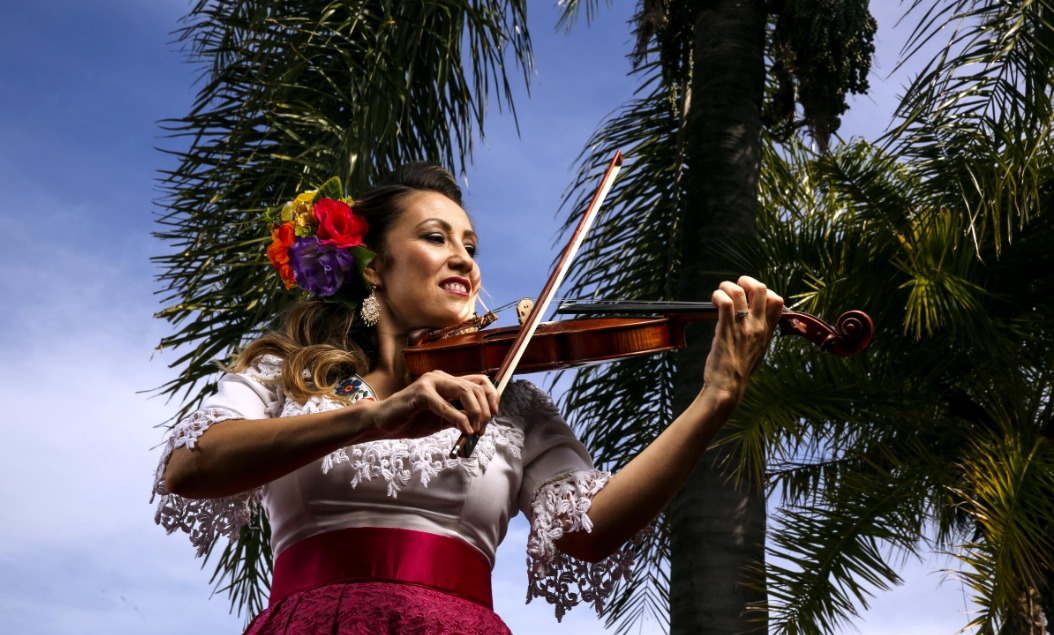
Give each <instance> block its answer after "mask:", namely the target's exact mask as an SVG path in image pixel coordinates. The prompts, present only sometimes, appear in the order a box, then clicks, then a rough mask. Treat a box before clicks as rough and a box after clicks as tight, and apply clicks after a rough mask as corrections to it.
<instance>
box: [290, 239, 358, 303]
mask: <svg viewBox="0 0 1054 635" xmlns="http://www.w3.org/2000/svg"><path fill="white" fill-rule="evenodd" d="M289 266H290V267H292V269H293V273H294V274H295V275H296V283H297V285H299V286H300V288H302V289H304V290H305V291H307V292H308V293H312V294H314V295H317V296H320V297H328V296H331V295H333V294H334V293H336V292H337V291H339V290H340V288H341V287H342V286H343V285H344V278H345V274H346V273H347V272H348V271H349V270H350V269H352V268H353V267H354V266H355V259H354V258H353V257H352V255H351V254H350V253H349V252H348V250H347V249H343V248H341V247H337V246H335V245H326V244H323V243H320V242H319V241H318V238H315V237H314V236H312V237H310V238H303V237H297V239H296V242H294V243H293V245H292V246H291V247H290V248H289Z"/></svg>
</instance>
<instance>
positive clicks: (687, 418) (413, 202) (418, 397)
mask: <svg viewBox="0 0 1054 635" xmlns="http://www.w3.org/2000/svg"><path fill="white" fill-rule="evenodd" d="M324 193H325V192H319V193H306V194H305V195H302V196H301V197H298V199H297V200H296V201H294V202H293V203H291V204H290V205H287V206H286V208H285V209H284V210H283V211H282V215H281V218H279V219H276V222H275V226H274V230H273V238H274V243H273V244H272V245H271V247H270V248H269V250H268V254H269V256H270V257H271V260H272V262H273V263H274V264H275V267H276V268H277V269H278V270H279V272H280V274H281V277H282V279H283V280H284V281H285V283H286V286H290V287H291V286H297V287H300V288H302V289H303V290H305V291H307V292H308V297H305V298H304V299H302V300H299V301H297V302H296V303H295V304H294V305H293V307H292V308H291V309H290V310H289V311H288V312H287V313H286V314H285V315H284V317H283V320H282V322H281V326H280V327H279V328H278V329H277V330H275V331H273V332H271V333H269V334H266V335H264V336H263V337H262V338H260V339H258V340H256V341H254V342H252V343H250V344H249V345H248V346H247V347H246V348H245V349H244V350H243V351H242V353H241V354H240V355H239V356H238V357H237V359H236V360H235V361H234V363H233V365H232V367H231V368H230V369H229V372H228V373H227V374H225V375H224V376H223V377H222V378H221V379H220V381H219V386H218V390H217V392H216V393H215V394H214V395H211V396H209V397H208V398H207V399H205V401H204V402H203V404H202V407H201V408H200V409H199V410H198V411H196V412H194V413H193V414H191V415H190V416H189V417H187V418H186V419H184V420H183V421H181V422H180V423H179V424H177V425H176V426H175V427H174V429H173V433H172V436H171V438H170V439H169V441H168V444H167V446H166V449H165V452H164V455H163V457H162V459H161V463H160V466H159V468H158V475H157V479H156V481H155V494H156V496H158V497H159V498H160V502H159V506H158V511H157V516H156V518H157V520H158V522H159V523H160V524H162V525H163V526H164V527H165V528H166V529H168V530H169V531H173V530H175V529H177V528H179V529H183V530H184V531H187V532H188V533H189V534H190V536H191V540H192V542H193V543H194V544H195V545H196V546H197V547H198V553H199V555H201V554H203V553H205V551H206V550H208V548H209V547H210V546H211V544H212V542H213V541H214V540H215V539H216V538H218V537H219V536H220V535H226V536H228V537H233V536H236V535H237V531H238V530H239V529H240V527H241V526H242V525H243V524H244V523H246V522H247V520H248V519H249V517H250V514H251V512H252V510H253V509H254V508H255V507H256V506H259V505H262V506H263V509H264V510H265V512H266V514H267V516H268V519H269V521H270V526H271V531H272V535H271V541H272V548H273V552H274V554H275V555H276V560H275V572H274V581H273V584H272V589H271V597H270V606H269V608H267V609H266V610H265V611H264V612H262V613H261V614H260V615H259V616H257V617H256V619H255V620H253V622H252V624H251V625H250V627H249V630H248V631H247V632H249V633H300V632H316V631H320V632H333V633H404V632H406V633H409V632H430V633H440V632H444V633H502V632H506V633H507V632H508V629H507V627H506V626H505V625H504V624H503V623H502V622H501V620H500V618H498V617H497V615H495V614H494V613H493V611H492V606H491V590H490V571H491V568H492V566H493V561H494V555H495V551H496V549H497V546H498V543H499V542H500V541H501V539H502V538H503V536H504V534H505V531H506V528H507V525H508V522H509V519H510V518H511V517H512V516H515V515H516V514H517V513H518V512H523V513H525V514H526V515H527V518H528V519H529V521H530V523H531V533H530V537H529V541H528V558H529V572H528V577H529V589H528V600H529V599H530V598H532V597H539V596H540V597H545V598H546V599H547V600H549V601H551V602H553V603H554V604H556V612H557V617H560V616H562V615H563V613H564V611H565V610H567V609H568V608H570V606H572V605H573V604H575V603H577V601H578V600H580V599H586V600H587V601H590V602H592V603H593V604H594V605H595V606H596V607H597V608H598V609H599V608H601V606H602V602H603V600H604V596H605V595H606V593H607V592H608V591H610V584H609V583H610V582H611V581H613V579H614V578H617V577H618V576H621V575H624V574H626V573H627V571H628V562H627V558H628V556H626V555H623V554H622V553H621V552H620V549H621V548H622V547H623V545H624V544H625V543H626V542H627V541H628V540H630V539H632V538H633V537H634V536H635V535H636V534H637V533H638V532H640V531H641V530H642V529H643V528H644V527H646V526H647V525H648V524H649V523H650V522H651V520H652V519H653V518H654V517H655V516H656V515H657V514H658V513H659V512H660V511H661V510H662V509H663V507H664V506H665V505H666V504H667V502H668V501H669V500H670V499H671V498H672V497H673V495H674V493H675V492H676V491H677V489H678V488H679V487H680V486H681V485H682V483H683V482H684V480H685V479H686V478H687V476H688V474H689V473H690V471H691V470H692V469H693V468H694V466H695V465H696V462H697V461H698V460H699V458H700V456H701V455H702V454H703V452H704V451H705V449H706V447H707V444H708V443H709V442H710V440H711V439H712V438H713V436H714V434H715V433H716V432H717V431H718V429H719V428H720V427H721V426H722V425H723V424H724V423H725V422H726V421H727V420H728V418H729V416H730V415H731V414H732V411H733V410H734V409H735V408H736V405H737V404H738V403H739V401H740V399H741V397H742V395H743V392H744V390H745V389H746V385H747V381H748V379H749V377H750V374H751V372H752V371H753V370H754V368H755V367H756V366H757V365H758V362H759V361H760V360H761V358H762V356H763V354H764V352H765V349H766V346H767V344H768V342H769V339H770V337H771V335H772V333H773V330H774V328H775V326H776V324H777V322H778V320H779V316H780V313H781V309H782V305H783V301H782V299H781V298H780V297H779V296H778V295H776V294H774V293H772V292H771V291H769V290H768V289H766V287H765V285H763V284H762V283H760V282H758V281H756V280H754V279H752V278H749V277H745V276H744V277H742V278H740V279H739V280H738V281H737V282H735V283H733V282H722V283H721V285H720V287H719V288H718V289H717V290H716V291H714V294H713V302H714V304H715V306H716V307H717V310H718V314H719V318H718V322H717V325H716V330H715V336H714V341H713V346H712V349H711V352H710V356H709V358H708V359H707V362H706V369H705V373H704V378H703V379H704V382H703V388H702V390H701V391H700V393H699V395H698V397H697V398H696V399H695V401H694V402H693V403H692V404H691V406H689V407H688V409H687V410H685V411H684V412H683V413H681V415H680V416H678V417H677V418H676V419H675V420H674V421H673V422H671V423H670V424H669V426H668V427H667V428H666V430H665V431H664V432H663V433H662V434H661V435H660V436H659V437H658V438H656V439H655V441H654V442H653V443H652V444H651V445H650V446H648V447H647V448H646V449H645V450H644V451H643V452H641V453H640V455H639V456H637V457H636V458H634V459H633V460H632V461H630V463H629V464H627V465H626V466H625V468H624V469H622V470H621V471H620V472H618V473H617V474H614V475H609V474H606V473H603V472H598V471H595V470H594V469H593V466H592V463H591V461H590V458H589V456H588V454H587V452H586V450H585V448H584V447H583V446H582V444H581V443H580V442H579V441H578V440H577V439H576V438H575V437H574V435H573V434H572V432H571V430H570V429H569V428H568V426H567V425H566V424H565V423H564V421H563V419H562V418H561V416H560V415H559V413H557V411H556V409H555V408H554V406H553V402H552V401H551V399H550V398H549V396H548V395H546V394H545V393H543V392H542V391H541V390H539V389H538V388H536V387H535V386H533V385H531V384H530V383H527V382H525V381H517V382H514V383H512V384H511V385H510V386H509V388H508V389H507V390H506V391H505V393H504V395H503V396H502V397H501V398H500V399H499V397H498V395H497V393H496V391H495V388H494V386H493V384H492V383H491V380H490V379H489V378H488V377H486V376H483V375H469V376H464V377H455V376H451V375H448V374H446V373H444V372H443V371H442V370H441V369H437V370H434V371H432V372H428V373H426V374H424V375H423V376H421V377H419V378H417V379H416V380H412V381H411V380H410V378H409V377H408V376H407V373H406V371H405V368H404V363H403V355H402V349H403V348H404V347H405V346H406V342H407V337H408V336H409V335H410V334H411V333H413V332H415V331H417V330H419V329H436V328H441V327H447V326H451V325H454V324H458V323H460V322H461V321H463V320H465V319H466V318H468V317H469V316H471V315H472V314H473V312H474V309H475V303H476V298H477V295H478V293H479V291H480V280H481V276H480V269H479V266H478V264H477V263H476V260H475V255H476V249H477V246H478V244H479V241H478V237H477V235H476V233H475V231H474V230H473V227H472V223H471V221H470V220H469V218H468V216H467V215H466V213H465V211H464V209H462V204H461V191H460V189H459V188H458V186H457V184H456V181H455V180H454V179H453V177H452V176H451V175H450V174H449V173H448V172H446V171H445V170H443V169H442V168H439V167H437V166H434V165H430V164H424V163H415V164H409V165H406V166H403V167H402V168H400V169H398V170H396V171H395V172H394V173H393V174H392V175H391V176H390V177H389V179H388V180H387V181H386V182H385V183H384V184H382V185H380V186H378V187H376V188H374V189H372V190H370V191H369V192H367V193H366V194H364V195H362V196H361V197H360V198H358V199H357V200H355V201H353V202H352V201H350V200H348V199H344V200H334V199H332V198H327V197H323V196H321V194H324ZM336 198H337V199H339V198H340V196H337V197H336ZM363 254H366V255H367V257H365V258H364V257H362V256H363ZM370 255H372V259H370V258H369V256H370ZM455 404H457V405H458V406H459V407H455ZM462 433H464V434H479V435H480V441H479V444H478V446H477V447H476V449H475V452H474V454H473V455H472V456H471V457H470V458H450V457H449V456H448V452H449V449H450V448H451V446H452V445H453V444H454V441H455V440H456V439H457V438H458V437H459V436H460V435H461V434H462ZM568 574H570V576H571V579H573V580H574V582H572V583H571V585H570V586H571V588H570V589H569V588H568V585H566V584H563V583H559V584H558V583H557V578H558V576H561V575H565V576H566V575H568ZM565 579H566V578H565ZM576 585H577V588H576Z"/></svg>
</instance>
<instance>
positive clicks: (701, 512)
mask: <svg viewBox="0 0 1054 635" xmlns="http://www.w3.org/2000/svg"><path fill="white" fill-rule="evenodd" d="M698 4H699V5H705V6H699V7H698V8H696V9H695V16H694V17H695V40H694V45H693V46H694V48H693V54H692V60H693V72H692V83H691V96H692V97H691V99H692V101H691V105H690V110H689V112H688V117H687V122H686V129H685V139H686V143H687V146H688V147H687V168H686V173H685V198H684V201H685V204H686V206H687V209H688V213H687V214H686V221H685V227H684V232H683V234H682V235H683V236H684V240H685V244H684V245H682V246H681V249H680V253H681V254H683V257H684V259H685V260H684V262H683V264H682V268H681V271H682V275H681V278H680V280H679V283H678V291H679V294H680V295H679V296H678V297H679V298H681V299H684V300H709V299H710V294H711V292H712V291H713V289H714V288H715V285H716V283H717V282H718V281H719V278H718V275H719V274H718V273H715V272H721V271H724V270H727V268H728V267H727V264H726V263H725V262H724V261H723V260H722V259H721V258H720V257H719V256H717V255H716V251H715V247H728V246H730V245H731V246H742V245H746V244H749V243H751V242H752V241H755V240H756V239H757V228H756V206H757V191H758V171H759V164H760V156H761V138H760V135H761V103H762V96H763V92H764V72H765V65H764V43H765V11H764V9H763V7H762V6H761V3H759V2H755V1H752V0H738V1H737V0H716V1H713V2H707V3H698ZM745 273H746V272H745ZM709 344H710V337H707V336H705V334H703V333H697V334H696V336H695V337H694V338H693V340H692V342H691V344H690V345H689V347H688V348H687V349H685V350H684V351H683V352H682V354H681V355H680V356H679V357H678V360H677V377H676V379H675V402H674V406H675V408H676V409H677V410H678V411H680V410H682V409H683V408H685V407H686V406H687V405H688V403H690V402H691V400H692V399H693V398H694V397H695V395H696V394H698V391H699V389H700V387H701V383H702V377H703V367H704V363H705V359H706V355H707V353H708V352H709ZM729 460H730V456H729V455H728V452H727V451H722V450H713V451H710V452H708V453H707V455H706V457H705V458H704V460H703V462H702V463H701V464H700V465H699V466H698V467H697V469H696V470H695V472H694V473H693V474H692V476H691V477H690V478H689V480H688V482H687V483H686V484H685V486H684V488H683V489H682V490H681V492H680V493H679V494H678V495H677V497H676V498H675V500H674V501H673V503H672V504H671V506H670V509H669V514H670V519H671V556H672V557H671V563H672V564H671V572H670V573H671V589H670V604H671V606H670V621H671V632H672V633H674V634H678V633H684V634H691V635H701V634H728V635H731V634H733V633H735V634H740V633H764V632H765V631H766V625H765V623H764V622H759V621H756V620H757V616H756V615H755V616H754V618H753V619H750V618H748V617H747V616H746V615H745V609H746V607H747V606H748V605H749V604H751V603H763V602H764V600H765V592H764V589H758V588H751V587H749V586H748V585H746V584H744V581H745V576H746V567H748V566H750V565H757V564H759V563H760V562H762V561H763V555H764V552H763V547H764V540H765V522H766V514H765V499H764V495H763V490H762V486H761V484H760V483H759V482H757V480H756V479H755V478H752V477H749V476H748V477H747V478H745V479H742V480H740V481H739V482H738V483H733V482H731V481H730V480H729V478H728V473H729V469H728V468H729V467H730V466H729V465H728V463H729Z"/></svg>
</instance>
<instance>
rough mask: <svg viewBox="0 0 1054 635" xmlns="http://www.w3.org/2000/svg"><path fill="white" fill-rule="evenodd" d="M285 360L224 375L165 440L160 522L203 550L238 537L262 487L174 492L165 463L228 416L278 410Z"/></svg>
mask: <svg viewBox="0 0 1054 635" xmlns="http://www.w3.org/2000/svg"><path fill="white" fill-rule="evenodd" d="M280 364H281V361H280V360H278V359H277V358H274V357H272V356H265V357H263V358H262V359H260V360H259V361H258V363H257V364H256V366H255V367H254V368H252V369H250V370H248V371H247V372H245V373H238V374H229V375H224V376H223V378H221V379H220V382H219V385H218V389H217V392H216V394H215V395H213V396H211V397H209V398H208V399H206V400H205V402H204V403H203V404H202V408H201V409H200V410H197V411H195V412H193V413H191V414H190V415H189V416H188V417H187V418H186V419H183V420H182V421H180V422H179V423H177V424H176V425H175V426H174V427H173V428H172V433H171V434H170V435H169V437H168V439H167V440H166V441H165V443H164V446H163V449H162V452H161V459H160V461H159V462H158V466H157V472H156V473H155V474H154V488H153V493H152V494H151V496H150V502H151V503H153V502H154V501H155V500H157V501H158V502H157V510H156V511H155V512H154V522H156V523H157V524H159V525H161V526H162V527H164V529H165V531H167V532H168V533H170V534H171V533H173V532H175V531H176V530H180V531H184V532H186V533H187V534H188V535H189V536H190V542H191V544H193V545H194V546H195V547H196V548H197V556H198V557H201V556H203V555H204V554H205V553H206V552H207V551H208V550H209V547H211V546H212V544H213V543H214V542H215V541H216V539H217V538H219V537H220V536H227V537H228V538H233V537H235V536H236V535H237V533H238V531H239V530H240V529H241V528H242V527H243V526H244V525H246V524H247V523H248V522H249V520H250V518H251V516H252V512H253V510H254V509H255V507H256V506H257V505H258V504H259V503H260V499H261V497H262V489H261V488H257V489H254V490H251V491H248V492H243V493H241V494H237V495H234V496H225V497H222V498H205V499H190V498H184V497H182V496H179V495H177V494H173V493H171V492H169V491H168V489H167V488H166V487H165V468H166V467H167V466H168V460H169V458H170V457H171V456H172V452H173V451H174V450H175V449H176V448H181V447H187V448H190V449H191V450H193V449H194V446H195V445H196V444H197V440H198V438H199V437H200V436H201V435H202V434H204V433H205V431H206V430H208V429H209V427H210V426H213V425H216V424H217V423H220V422H222V421H227V420H232V419H264V418H267V417H273V416H276V415H277V413H278V408H280V405H281V403H282V401H283V399H282V398H281V394H280V391H279V390H278V389H277V387H276V386H275V384H274V383H273V382H271V381H270V380H272V379H274V378H275V377H277V376H278V373H279V371H280Z"/></svg>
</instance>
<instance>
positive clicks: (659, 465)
mask: <svg viewBox="0 0 1054 635" xmlns="http://www.w3.org/2000/svg"><path fill="white" fill-rule="evenodd" d="M738 402H739V398H738V396H735V395H728V394H722V393H721V392H719V391H717V390H714V389H707V388H704V389H703V390H702V391H701V392H700V393H699V395H698V396H697V397H696V398H695V400H694V401H693V402H692V404H691V405H690V406H689V407H688V408H687V409H686V410H685V411H684V412H683V413H682V414H681V415H680V416H679V417H677V418H676V419H675V420H674V421H673V423H671V424H670V425H669V427H667V428H666V430H664V431H663V432H662V434H660V435H659V436H658V437H657V438H656V439H655V441H653V442H652V443H651V445H649V446H648V447H647V448H645V449H644V450H643V451H642V452H641V453H640V454H639V455H637V456H636V457H635V458H634V459H633V460H631V461H630V462H629V463H628V464H627V465H626V466H625V467H624V468H623V469H622V470H620V471H619V472H618V473H617V474H615V475H614V476H612V477H611V480H610V481H608V483H607V485H605V486H604V488H603V489H602V490H600V491H599V492H597V494H596V495H595V496H594V497H593V500H592V503H591V506H590V509H589V519H590V520H591V521H592V523H593V529H592V531H590V532H584V531H580V532H574V533H569V534H565V535H564V536H563V538H561V539H560V540H559V541H557V545H558V546H559V547H560V549H561V550H562V551H564V552H565V553H568V554H570V555H572V556H575V557H576V558H580V559H583V560H588V561H591V562H595V561H597V560H601V559H603V558H605V557H607V556H608V555H610V554H612V553H614V552H615V551H616V550H617V549H618V548H619V547H620V546H621V545H622V544H623V543H624V542H626V541H627V540H629V539H630V538H632V537H633V536H635V535H636V534H637V533H638V532H639V531H640V530H641V529H643V528H644V527H646V526H647V525H648V523H650V522H651V521H652V520H653V519H654V518H655V517H656V516H657V515H658V514H659V513H660V512H661V511H662V510H663V509H664V508H665V507H666V505H667V504H668V503H669V502H670V500H672V499H673V496H674V494H676V493H677V491H678V490H679V489H680V488H681V486H682V485H683V484H684V482H685V481H686V480H687V479H688V476H689V474H691V472H692V470H693V469H694V468H695V466H696V464H697V463H698V461H699V459H700V457H702V455H703V452H705V451H706V448H707V446H709V444H710V441H711V440H712V439H713V438H714V435H716V434H717V431H718V430H720V428H721V426H722V425H724V423H725V422H726V421H727V420H728V418H729V417H731V415H732V412H733V411H734V410H735V407H736V404H737V403H738Z"/></svg>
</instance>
